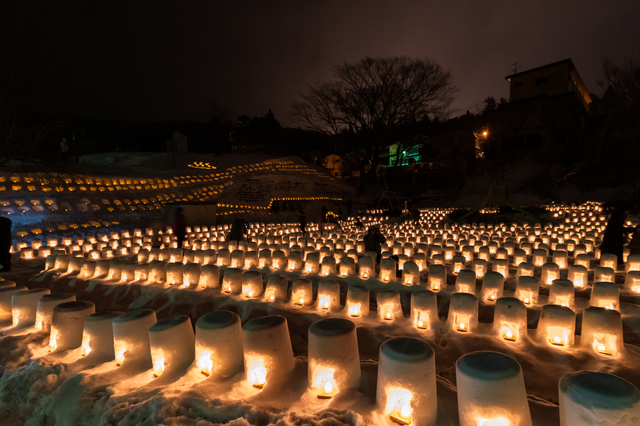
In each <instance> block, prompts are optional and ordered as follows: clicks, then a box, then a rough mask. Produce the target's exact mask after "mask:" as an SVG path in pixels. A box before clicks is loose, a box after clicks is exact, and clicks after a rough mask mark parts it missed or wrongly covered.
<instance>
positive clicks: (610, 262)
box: [600, 253, 618, 270]
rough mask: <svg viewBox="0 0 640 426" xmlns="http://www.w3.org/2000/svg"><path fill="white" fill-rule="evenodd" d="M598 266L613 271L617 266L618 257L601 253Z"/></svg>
mask: <svg viewBox="0 0 640 426" xmlns="http://www.w3.org/2000/svg"><path fill="white" fill-rule="evenodd" d="M600 266H601V267H605V268H611V269H614V270H615V269H616V267H617V266H618V256H616V255H615V254H611V253H602V255H601V256H600Z"/></svg>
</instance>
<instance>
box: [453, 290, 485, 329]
mask: <svg viewBox="0 0 640 426" xmlns="http://www.w3.org/2000/svg"><path fill="white" fill-rule="evenodd" d="M447 321H448V323H449V326H450V327H451V328H452V329H453V330H456V331H458V332H461V333H466V332H468V331H469V330H476V329H477V328H478V298H477V297H476V296H474V295H473V294H469V293H453V294H452V295H451V302H450V304H449V315H448V317H447Z"/></svg>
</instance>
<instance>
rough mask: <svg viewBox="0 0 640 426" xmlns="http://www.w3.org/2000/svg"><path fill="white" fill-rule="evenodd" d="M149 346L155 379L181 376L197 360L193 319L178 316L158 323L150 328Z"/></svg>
mask: <svg viewBox="0 0 640 426" xmlns="http://www.w3.org/2000/svg"><path fill="white" fill-rule="evenodd" d="M149 346H150V349H151V359H152V361H153V375H154V377H160V376H166V377H170V376H173V377H174V378H177V377H179V376H181V375H182V374H183V373H184V372H185V371H186V370H187V368H188V367H189V366H190V365H191V364H192V363H193V360H194V359H195V337H194V335H193V327H192V326H191V319H189V317H188V316H186V315H177V316H173V317H169V318H164V319H161V320H160V321H158V322H156V323H155V324H153V325H152V326H151V327H150V328H149ZM165 371H166V372H165ZM174 374H175V376H174Z"/></svg>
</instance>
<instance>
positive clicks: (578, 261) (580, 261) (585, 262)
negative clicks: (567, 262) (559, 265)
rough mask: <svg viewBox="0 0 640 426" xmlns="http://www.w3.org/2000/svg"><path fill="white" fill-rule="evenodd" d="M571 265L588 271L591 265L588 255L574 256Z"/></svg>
mask: <svg viewBox="0 0 640 426" xmlns="http://www.w3.org/2000/svg"><path fill="white" fill-rule="evenodd" d="M573 264H574V265H580V266H584V267H585V268H587V269H589V267H590V265H591V258H590V257H589V255H588V254H579V255H577V256H576V258H575V260H574V262H573Z"/></svg>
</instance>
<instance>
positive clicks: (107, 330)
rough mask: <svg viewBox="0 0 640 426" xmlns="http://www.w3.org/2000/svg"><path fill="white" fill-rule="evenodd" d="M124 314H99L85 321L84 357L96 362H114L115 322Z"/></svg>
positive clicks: (83, 336) (83, 337)
mask: <svg viewBox="0 0 640 426" xmlns="http://www.w3.org/2000/svg"><path fill="white" fill-rule="evenodd" d="M120 315H122V312H98V313H97V314H91V315H89V316H88V317H86V318H85V320H84V330H83V331H82V356H86V357H90V358H91V359H93V360H95V361H96V362H108V361H113V359H114V357H115V354H114V350H113V320H114V319H115V318H117V317H118V316H120Z"/></svg>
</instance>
